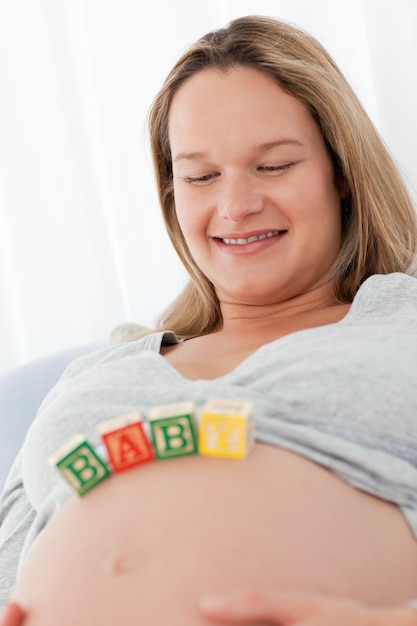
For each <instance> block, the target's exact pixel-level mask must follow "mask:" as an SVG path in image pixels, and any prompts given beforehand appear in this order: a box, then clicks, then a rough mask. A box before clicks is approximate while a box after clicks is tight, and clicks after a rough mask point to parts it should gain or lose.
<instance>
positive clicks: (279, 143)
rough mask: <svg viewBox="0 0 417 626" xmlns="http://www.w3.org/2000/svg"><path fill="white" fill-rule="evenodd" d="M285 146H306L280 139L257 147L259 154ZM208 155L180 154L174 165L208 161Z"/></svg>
mask: <svg viewBox="0 0 417 626" xmlns="http://www.w3.org/2000/svg"><path fill="white" fill-rule="evenodd" d="M284 145H293V146H300V147H303V146H304V144H303V142H302V141H299V140H298V139H278V140H277V141H267V142H266V143H261V144H259V146H256V151H257V152H259V153H263V152H268V151H269V150H272V149H273V148H276V147H279V146H284ZM207 157H208V154H207V153H206V152H198V151H195V152H180V153H178V154H177V155H176V156H175V158H174V159H173V161H172V162H173V163H176V162H177V161H184V160H185V161H200V160H202V159H206V158H207Z"/></svg>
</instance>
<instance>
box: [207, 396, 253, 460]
mask: <svg viewBox="0 0 417 626" xmlns="http://www.w3.org/2000/svg"><path fill="white" fill-rule="evenodd" d="M254 422H255V411H254V405H253V403H252V402H243V401H241V400H230V399H222V398H214V399H212V400H210V401H209V402H207V404H206V405H205V406H204V407H203V409H202V412H201V420H200V429H199V440H198V451H199V453H200V454H203V455H205V456H217V457H227V458H234V459H243V458H245V457H246V456H247V455H248V453H249V452H250V450H251V448H252V446H253V443H254Z"/></svg>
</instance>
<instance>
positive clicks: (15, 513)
mask: <svg viewBox="0 0 417 626" xmlns="http://www.w3.org/2000/svg"><path fill="white" fill-rule="evenodd" d="M35 516H36V511H35V509H34V508H33V507H32V505H31V503H30V502H29V500H28V498H27V495H26V492H25V489H24V486H23V481H22V471H21V453H19V454H18V456H17V457H16V459H15V462H14V464H13V466H12V468H11V470H10V473H9V476H8V478H7V482H6V486H5V489H4V491H3V493H2V495H1V498H0V607H2V606H3V605H4V604H6V602H7V601H8V599H9V596H10V593H11V591H12V589H13V587H14V584H15V580H16V573H17V569H18V565H19V560H20V555H21V552H22V548H23V544H24V541H25V538H26V535H27V533H28V531H29V529H30V527H31V525H32V522H33V520H34V518H35Z"/></svg>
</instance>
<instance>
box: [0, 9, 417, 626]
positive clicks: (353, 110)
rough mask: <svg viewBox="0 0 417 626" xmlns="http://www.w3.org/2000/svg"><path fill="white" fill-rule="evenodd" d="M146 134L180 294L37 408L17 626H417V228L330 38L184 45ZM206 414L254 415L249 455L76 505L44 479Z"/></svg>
mask: <svg viewBox="0 0 417 626" xmlns="http://www.w3.org/2000/svg"><path fill="white" fill-rule="evenodd" d="M149 123H150V133H151V141H152V149H153V155H154V163H155V169H156V176H157V184H158V189H159V196H160V202H161V206H162V210H163V214H164V218H165V223H166V226H167V230H168V233H169V235H170V237H171V240H172V243H173V245H174V246H175V248H176V250H177V252H178V254H179V256H180V258H181V259H182V261H183V263H184V264H185V267H186V268H187V270H188V272H189V274H190V282H189V284H188V285H187V287H186V288H185V290H184V291H183V293H182V294H181V295H180V296H179V298H178V299H177V300H176V301H175V302H174V303H173V304H172V305H171V307H170V308H169V310H167V312H166V314H165V316H164V318H163V320H161V323H160V326H159V327H158V328H156V329H155V330H154V331H152V332H149V333H147V334H144V335H143V336H140V337H137V338H134V339H133V340H132V341H130V342H128V343H125V344H123V345H119V346H116V347H112V348H109V349H107V350H104V351H100V352H97V353H94V354H91V355H88V356H86V357H82V358H81V359H79V360H77V361H76V362H75V363H73V364H72V365H71V366H70V367H69V368H68V370H67V371H66V373H65V374H64V376H63V377H62V379H61V380H60V382H59V383H58V385H57V386H56V387H55V389H54V390H53V391H52V392H51V393H50V395H49V396H48V397H47V399H46V400H45V401H44V403H43V405H42V407H41V409H40V412H39V414H38V416H37V419H36V420H35V421H34V423H33V425H32V427H31V429H30V431H29V433H28V436H27V438H26V441H25V443H24V446H23V448H22V450H21V453H20V455H19V457H18V458H17V460H16V462H15V466H14V469H13V472H12V473H11V475H10V477H9V484H8V486H7V487H6V491H5V493H4V495H3V499H2V513H1V515H2V518H1V519H2V525H1V531H0V536H1V539H2V543H1V548H0V558H1V560H2V571H1V574H0V580H1V585H2V593H3V602H4V603H6V602H7V601H9V600H10V599H13V601H14V602H16V603H17V605H18V606H19V607H21V609H22V613H21V614H20V612H19V610H17V607H16V605H9V608H8V614H7V612H6V619H9V623H15V624H18V623H24V624H25V625H26V624H27V626H49V625H51V626H52V625H54V626H56V625H57V624H59V625H60V626H70V625H71V626H73V625H74V624H77V625H81V626H83V625H85V626H87V625H88V626H91V625H97V626H99V625H100V626H103V625H107V624H108V625H109V626H110V625H112V626H113V625H115V624H117V626H136V625H141V624H143V625H145V626H161V625H162V624H170V626H185V625H187V626H203V625H207V624H209V620H213V619H214V620H220V621H221V622H222V623H226V622H231V621H236V622H237V621H244V622H245V623H247V624H253V625H255V624H260V623H261V621H262V620H263V621H264V620H265V619H269V620H270V621H272V623H276V624H300V625H301V624H303V625H307V624H308V625H310V626H313V625H314V626H330V625H332V624H334V625H335V626H345V624H346V625H347V624H349V626H360V625H362V626H364V625H365V624H375V625H380V626H382V625H383V624H395V625H396V626H401V625H403V626H407V625H410V626H411V625H412V624H417V612H416V611H415V610H414V609H412V608H410V607H409V606H407V602H408V601H409V600H410V599H411V598H413V597H417V419H416V416H417V393H416V374H415V373H416V371H417V325H416V319H417V280H416V279H415V278H414V277H413V276H411V275H409V272H411V270H410V267H411V264H412V262H413V261H414V259H415V256H416V252H417V228H416V218H415V213H414V209H413V207H412V204H411V201H410V199H409V197H408V195H407V192H406V190H405V187H404V184H403V182H402V181H401V179H400V176H399V174H398V173H397V171H396V169H395V166H394V165H393V162H392V160H391V158H390V156H389V154H388V153H387V151H386V148H385V147H384V145H383V143H382V142H381V140H380V138H379V137H378V135H377V133H376V131H375V129H374V127H373V126H372V124H371V122H370V120H369V119H368V117H367V115H366V113H365V112H364V110H363V108H362V107H361V105H360V103H359V102H358V99H357V98H356V96H355V95H354V94H353V92H352V90H351V88H350V87H349V86H348V84H347V83H346V81H345V79H344V77H343V76H342V74H341V73H340V71H339V70H338V68H337V67H336V66H335V64H334V62H333V61H332V59H331V58H330V57H329V56H328V54H327V53H326V52H325V51H324V50H323V48H322V47H321V46H320V44H318V43H317V41H315V40H314V39H313V38H311V37H310V36H309V35H307V34H305V33H304V32H302V31H300V30H298V29H296V28H294V27H293V26H290V25H287V24H285V23H282V22H279V21H276V20H272V19H269V18H265V17H262V18H261V17H245V18H240V19H237V20H235V21H233V22H232V23H231V24H229V25H228V26H227V28H225V29H221V30H218V31H214V32H212V33H209V34H208V35H206V36H204V37H202V38H201V39H200V40H199V41H197V42H196V43H195V44H194V45H193V46H191V48H190V49H189V50H188V51H187V52H186V53H185V54H184V56H183V57H182V58H181V59H180V60H179V61H178V63H177V64H176V66H175V67H174V68H173V70H172V71H171V73H170V74H169V76H168V78H167V79H166V82H165V83H164V85H163V87H162V89H161V91H160V93H159V94H158V95H157V97H156V99H155V102H154V104H153V106H152V109H151V112H150V120H149ZM149 236H151V234H149ZM210 398H225V399H234V400H240V401H243V402H251V403H253V405H254V407H255V435H256V443H255V445H254V447H253V449H252V450H251V451H250V453H249V454H248V455H247V457H246V458H244V459H243V460H239V461H236V460H231V459H226V458H216V459H213V458H208V457H205V456H202V455H191V456H184V457H181V458H176V459H171V460H159V461H152V462H150V463H146V464H143V465H141V466H138V467H137V468H135V469H130V470H128V471H125V472H122V473H119V474H117V475H114V476H111V477H110V478H109V479H107V480H105V481H103V482H102V483H101V484H100V485H99V486H97V488H95V489H93V490H91V491H90V492H89V493H87V494H86V495H85V496H83V497H81V498H80V497H79V496H77V495H75V494H73V493H72V492H71V489H70V488H69V487H68V485H67V484H66V483H65V481H64V480H63V479H62V478H61V477H60V476H59V473H58V472H57V471H54V469H53V468H51V467H50V466H49V465H48V464H47V459H48V458H49V457H50V456H51V455H52V454H53V453H54V452H55V451H56V450H57V449H58V448H59V447H60V446H62V445H63V444H65V443H66V442H67V441H68V440H69V439H70V438H71V437H72V436H73V435H74V434H77V433H83V434H84V435H85V436H86V437H88V439H89V440H90V441H91V442H93V444H94V446H96V448H99V447H100V436H99V434H98V432H97V425H98V424H99V423H101V422H103V421H106V420H110V419H112V418H114V417H117V416H120V415H124V414H127V413H130V412H132V411H139V412H140V413H141V414H142V416H144V417H145V419H146V416H147V415H149V413H150V412H151V410H152V409H153V408H154V407H155V406H158V405H163V404H172V403H177V402H184V401H192V402H193V403H194V405H195V407H196V419H197V424H198V420H199V415H200V412H201V408H202V407H203V405H204V404H205V403H206V401H207V400H208V399H210ZM3 563H4V564H5V565H4V566H3ZM17 570H18V575H17V579H16V574H15V572H16V571H17ZM236 589H238V590H239V589H243V590H246V591H241V592H240V593H237V594H234V591H235V590H236ZM295 590H297V591H295ZM212 594H214V595H215V596H216V597H215V598H214V599H212V600H211V601H210V599H208V600H206V601H205V602H202V601H201V599H202V598H203V597H205V596H207V595H209V596H210V595H212ZM217 594H221V595H222V597H223V599H221V598H220V599H219V598H218V596H217ZM228 594H232V595H231V597H230V598H229V600H228V599H227V596H228ZM225 596H226V597H225ZM216 598H217V600H216ZM14 611H15V613H13V612H14ZM346 616H347V617H346ZM297 620H298V621H297ZM326 620H327V621H326ZM344 620H345V621H344ZM371 620H373V621H371Z"/></svg>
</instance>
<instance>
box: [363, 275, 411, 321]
mask: <svg viewBox="0 0 417 626" xmlns="http://www.w3.org/2000/svg"><path fill="white" fill-rule="evenodd" d="M351 313H352V316H355V315H359V316H362V315H364V314H374V315H375V316H380V317H384V318H387V317H396V318H400V317H404V318H409V317H412V318H414V319H416V316H417V278H415V277H414V276H410V275H408V274H402V273H399V272H398V273H393V274H375V275H373V276H370V277H369V278H368V279H367V280H365V281H364V283H363V284H362V285H361V287H360V288H359V290H358V292H357V294H356V296H355V298H354V300H353V303H352V308H351Z"/></svg>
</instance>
